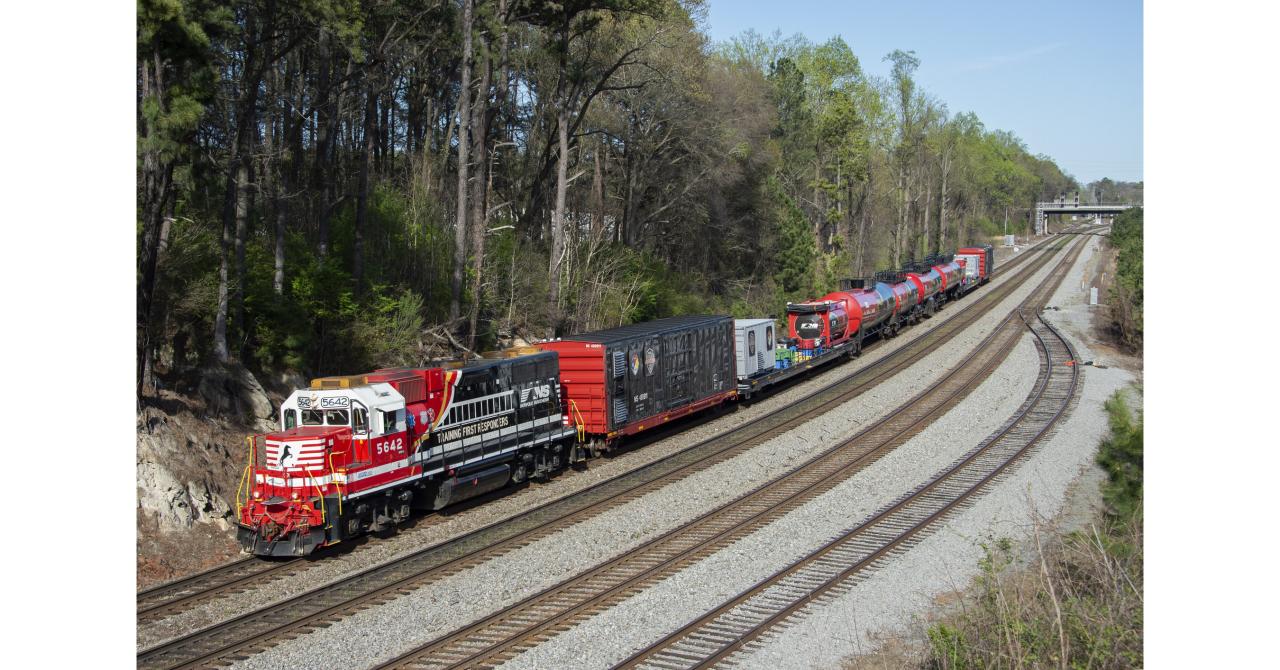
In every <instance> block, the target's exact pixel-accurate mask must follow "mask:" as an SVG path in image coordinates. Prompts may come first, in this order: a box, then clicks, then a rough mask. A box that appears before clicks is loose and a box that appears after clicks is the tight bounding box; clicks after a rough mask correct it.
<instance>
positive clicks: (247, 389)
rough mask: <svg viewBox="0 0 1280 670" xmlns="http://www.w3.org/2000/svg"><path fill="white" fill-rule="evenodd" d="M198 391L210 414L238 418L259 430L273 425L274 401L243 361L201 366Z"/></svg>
mask: <svg viewBox="0 0 1280 670" xmlns="http://www.w3.org/2000/svg"><path fill="white" fill-rule="evenodd" d="M199 391H200V396H201V397H202V398H204V400H205V402H206V403H208V407H209V409H210V411H212V412H213V413H214V414H218V415H224V416H225V415H230V416H234V417H237V418H242V419H243V420H244V421H245V422H247V423H249V424H250V425H252V426H253V427H254V428H255V429H257V430H260V431H268V430H271V429H272V428H274V427H275V421H273V417H274V416H275V412H276V408H275V404H274V403H272V402H271V398H270V397H269V396H267V392H266V390H265V389H263V388H262V384H260V383H258V380H257V378H256V377H254V376H253V373H251V372H249V370H248V369H247V368H245V367H244V366H243V365H239V364H231V365H228V366H226V367H219V366H211V367H207V368H205V369H204V370H202V371H201V376H200V387H199Z"/></svg>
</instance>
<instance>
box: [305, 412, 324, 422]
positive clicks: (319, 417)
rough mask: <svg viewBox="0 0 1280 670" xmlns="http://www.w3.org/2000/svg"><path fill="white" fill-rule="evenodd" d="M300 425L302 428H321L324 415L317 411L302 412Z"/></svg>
mask: <svg viewBox="0 0 1280 670" xmlns="http://www.w3.org/2000/svg"><path fill="white" fill-rule="evenodd" d="M302 425H304V426H323V425H324V414H322V413H321V412H320V410H318V409H304V410H302Z"/></svg>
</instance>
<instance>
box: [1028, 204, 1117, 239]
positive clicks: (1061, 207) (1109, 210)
mask: <svg viewBox="0 0 1280 670" xmlns="http://www.w3.org/2000/svg"><path fill="white" fill-rule="evenodd" d="M1139 206H1140V205H1133V204H1124V205H1082V204H1080V196H1078V195H1077V196H1076V198H1075V200H1074V201H1072V200H1065V199H1063V200H1055V201H1053V202H1037V203H1036V234H1037V235H1044V234H1045V228H1046V226H1047V224H1048V220H1049V215H1050V214H1073V215H1077V216H1078V215H1082V214H1083V215H1092V216H1094V217H1096V218H1098V219H1101V218H1102V217H1104V216H1105V217H1114V216H1115V215H1116V214H1119V213H1120V212H1123V211H1124V210H1126V209H1129V208H1130V207H1139Z"/></svg>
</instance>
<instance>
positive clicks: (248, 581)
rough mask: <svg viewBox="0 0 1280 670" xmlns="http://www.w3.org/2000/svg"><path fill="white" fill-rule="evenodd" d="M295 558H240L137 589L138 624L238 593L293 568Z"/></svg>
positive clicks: (294, 567)
mask: <svg viewBox="0 0 1280 670" xmlns="http://www.w3.org/2000/svg"><path fill="white" fill-rule="evenodd" d="M296 562H297V561H296V560H290V561H281V562H270V561H262V560H258V559H256V558H241V559H239V560H236V561H232V562H231V563H225V564H223V565H220V566H218V567H216V568H212V569H209V570H205V571H204V572H199V573H196V574H194V575H191V576H189V577H184V578H182V579H177V580H174V581H171V582H166V583H164V584H160V585H159V586H155V587H152V588H149V589H147V590H145V591H139V592H138V610H137V611H138V619H137V621H138V624H139V625H141V624H145V623H150V622H152V621H157V620H159V619H162V618H164V617H167V616H171V615H173V614H176V613H178V612H181V611H184V610H187V609H190V608H192V607H195V606H196V605H198V604H199V603H201V602H205V601H208V600H212V599H214V598H221V597H226V596H229V595H233V594H236V593H241V592H243V591H244V590H245V589H247V588H249V586H250V585H256V584H260V583H265V582H266V581H268V580H269V579H274V578H276V577H281V576H284V575H286V574H289V573H291V572H292V571H293V570H295V569H297V566H296V565H295V564H296Z"/></svg>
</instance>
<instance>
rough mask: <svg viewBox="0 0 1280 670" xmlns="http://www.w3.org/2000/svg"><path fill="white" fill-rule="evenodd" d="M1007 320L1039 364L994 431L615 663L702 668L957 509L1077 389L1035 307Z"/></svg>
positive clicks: (1059, 341) (1059, 339)
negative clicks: (1024, 336)
mask: <svg viewBox="0 0 1280 670" xmlns="http://www.w3.org/2000/svg"><path fill="white" fill-rule="evenodd" d="M1019 317H1020V318H1019V319H1017V320H1014V319H1011V320H1010V321H1009V322H1008V323H1009V324H1013V327H1015V328H1016V327H1020V326H1026V327H1028V328H1030V329H1031V331H1032V333H1033V334H1034V336H1035V338H1036V341H1037V346H1038V349H1039V351H1040V355H1041V361H1040V374H1039V375H1038V377H1037V379H1036V386H1035V387H1034V389H1033V391H1032V393H1031V395H1030V397H1028V398H1027V400H1026V401H1025V402H1024V403H1023V405H1022V407H1020V408H1019V410H1018V412H1017V413H1016V414H1015V415H1014V416H1013V417H1011V418H1010V419H1009V420H1008V422H1006V423H1005V425H1004V426H1003V427H1002V428H1001V429H1000V430H998V431H996V432H995V433H994V434H993V435H991V436H989V437H988V438H987V439H986V440H984V441H983V442H982V443H981V444H979V445H978V446H977V447H975V448H974V449H973V450H971V451H970V452H968V453H967V454H965V455H964V456H963V457H961V458H960V459H959V460H957V461H956V462H954V463H953V464H951V465H950V466H949V467H948V468H946V469H945V470H943V471H942V472H941V473H939V474H938V475H936V476H935V477H934V478H933V479H931V480H930V481H928V482H926V483H925V484H923V485H922V486H920V487H919V488H917V489H916V490H914V491H912V492H910V493H909V494H907V495H905V496H903V497H902V498H900V499H899V500H897V501H895V502H894V503H892V504H890V505H888V506H887V507H885V508H884V509H882V510H880V511H879V512H877V513H875V514H874V515H872V516H871V517H870V518H869V519H867V520H866V521H864V522H862V523H861V524H859V525H858V526H856V527H854V528H852V529H849V530H848V531H846V532H844V533H842V534H841V535H840V536H839V537H838V538H836V539H835V540H833V541H831V542H829V543H828V544H826V545H824V546H823V547H821V548H819V549H818V550H816V551H814V552H812V553H810V554H809V555H807V556H805V557H804V558H802V559H800V560H799V561H796V562H794V563H792V564H791V565H790V566H788V567H786V568H785V569H783V570H780V571H778V572H776V573H774V574H773V575H772V576H770V577H769V578H768V579H766V580H764V581H762V582H760V583H758V584H757V585H756V586H754V587H752V588H751V589H749V590H747V591H745V592H743V593H741V594H739V595H738V596H737V597H735V598H733V599H732V600H730V601H728V602H726V603H724V604H722V605H720V606H719V607H718V608H716V609H715V610H714V611H712V612H710V613H708V614H706V615H705V616H703V617H701V618H699V619H698V620H696V621H694V622H692V623H690V624H688V625H686V626H685V627H683V628H681V629H680V630H678V631H676V632H675V633H672V634H671V635H668V636H667V637H665V638H663V639H662V640H660V641H658V642H657V643H656V644H654V645H652V646H650V647H648V648H647V649H644V650H643V651H641V652H639V653H637V654H635V655H634V656H632V657H630V658H628V659H627V660H626V661H624V662H623V663H621V664H619V665H618V666H617V667H620V668H668V669H669V668H705V667H711V666H713V665H715V664H717V663H719V662H721V661H728V662H729V664H732V663H733V660H734V659H733V656H734V655H735V654H736V653H738V652H739V651H740V650H743V649H744V648H750V647H752V646H753V644H754V643H757V641H758V640H760V638H761V637H764V636H767V635H768V634H769V633H770V632H772V631H775V630H777V629H778V628H779V627H786V626H787V625H788V624H790V623H794V621H795V619H796V618H798V617H801V616H803V615H804V611H805V609H806V608H807V607H808V606H809V605H811V604H813V603H819V604H821V603H825V602H827V601H829V600H830V599H832V598H834V597H836V596H838V595H841V594H843V593H844V592H846V591H847V590H848V589H849V588H850V587H852V586H853V585H855V584H856V583H857V582H858V581H859V580H860V579H863V578H865V577H866V574H867V573H868V572H869V571H870V570H873V569H874V568H876V567H878V566H879V565H880V564H882V563H883V561H884V560H885V559H886V558H887V557H890V556H892V555H895V554H898V553H901V552H903V551H906V550H907V549H909V548H910V547H912V546H914V545H915V544H916V543H918V542H919V541H920V540H921V539H923V538H924V537H926V536H927V535H928V533H929V532H931V531H932V530H935V529H936V528H937V525H936V522H937V521H938V520H940V519H942V518H943V517H945V516H947V515H948V514H951V513H953V512H955V511H956V510H958V509H962V508H964V507H966V506H967V505H968V504H970V503H971V502H972V501H973V499H974V498H975V497H976V496H977V495H978V494H979V493H980V492H981V491H982V490H983V489H984V488H985V487H987V486H989V485H990V484H991V483H992V482H993V481H994V480H996V479H997V478H998V477H999V476H1000V475H1001V474H1003V473H1004V472H1005V471H1006V470H1007V468H1009V466H1011V465H1012V464H1013V463H1015V462H1016V461H1018V460H1019V459H1020V458H1021V457H1022V456H1024V455H1025V454H1026V453H1027V452H1028V451H1030V450H1031V449H1032V448H1033V447H1035V446H1036V445H1037V444H1039V443H1040V442H1041V441H1042V440H1043V439H1044V438H1045V437H1046V436H1048V435H1051V434H1052V431H1053V429H1054V427H1055V426H1056V425H1057V423H1058V421H1059V420H1060V419H1061V418H1062V417H1063V416H1064V415H1066V414H1067V412H1068V411H1069V409H1070V407H1071V405H1072V404H1073V402H1074V400H1075V398H1076V397H1077V396H1076V389H1077V386H1078V383H1079V374H1080V373H1079V368H1078V367H1076V366H1075V365H1074V360H1075V352H1074V351H1073V349H1072V348H1071V345H1070V343H1069V342H1068V341H1067V340H1066V338H1064V337H1063V336H1062V335H1061V333H1059V332H1058V331H1057V330H1056V329H1054V328H1053V327H1052V326H1050V325H1049V324H1048V323H1046V322H1045V321H1044V320H1043V319H1042V318H1040V317H1039V316H1038V315H1037V316H1036V317H1034V319H1028V318H1026V317H1025V316H1023V315H1022V314H1019Z"/></svg>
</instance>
